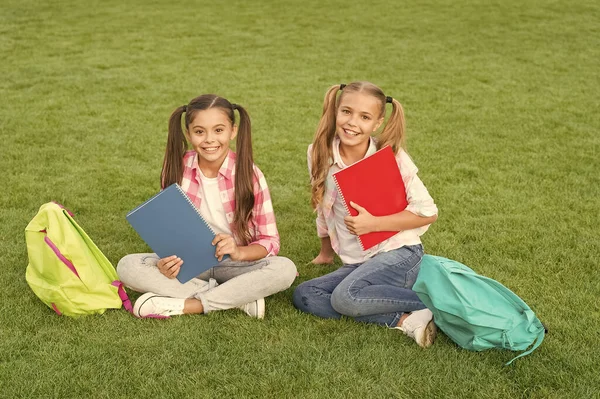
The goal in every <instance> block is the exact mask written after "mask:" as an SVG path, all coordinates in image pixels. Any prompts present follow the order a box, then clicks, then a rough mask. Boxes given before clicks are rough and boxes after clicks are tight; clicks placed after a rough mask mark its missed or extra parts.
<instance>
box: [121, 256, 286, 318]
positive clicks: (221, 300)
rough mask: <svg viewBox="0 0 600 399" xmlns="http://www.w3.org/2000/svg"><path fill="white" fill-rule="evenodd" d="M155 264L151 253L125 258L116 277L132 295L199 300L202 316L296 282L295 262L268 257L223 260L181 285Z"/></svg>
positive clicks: (278, 257) (155, 261)
mask: <svg viewBox="0 0 600 399" xmlns="http://www.w3.org/2000/svg"><path fill="white" fill-rule="evenodd" d="M158 260H159V257H158V255H156V254H153V253H146V254H131V255H127V256H125V257H124V258H123V259H121V260H120V261H119V264H118V265H117V273H118V274H119V278H120V279H121V281H122V282H123V284H125V285H126V286H127V287H129V288H131V289H132V290H134V291H138V292H154V293H155V294H159V295H165V296H170V297H173V298H183V299H185V298H196V299H199V300H200V301H202V306H203V307H204V313H208V312H212V311H215V310H224V309H231V308H236V307H239V306H242V305H244V304H246V303H249V302H252V301H256V300H257V299H260V298H264V297H267V296H269V295H273V294H275V293H277V292H280V291H283V290H286V289H288V288H289V287H290V286H291V285H292V283H293V282H294V279H295V278H296V266H295V265H294V262H292V261H291V260H289V259H288V258H284V257H281V256H269V257H266V258H263V259H259V260H256V261H252V262H236V261H232V260H231V259H226V260H224V261H222V262H220V263H219V264H218V265H217V266H215V267H213V268H212V269H209V270H207V271H205V272H204V273H202V274H200V275H199V276H198V277H196V278H193V279H191V280H190V281H188V282H187V283H185V284H181V283H180V282H179V280H177V279H175V278H173V279H170V278H168V277H166V276H165V275H163V274H162V273H161V272H160V271H159V270H158V267H157V266H156V263H157V262H158ZM211 280H213V281H211ZM215 281H216V283H218V284H219V285H216V284H215ZM215 285H216V286H215Z"/></svg>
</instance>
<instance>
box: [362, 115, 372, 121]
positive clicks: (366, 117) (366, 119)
mask: <svg viewBox="0 0 600 399" xmlns="http://www.w3.org/2000/svg"><path fill="white" fill-rule="evenodd" d="M362 118H363V119H364V120H365V121H368V120H370V119H371V118H369V117H368V116H367V115H363V117H362Z"/></svg>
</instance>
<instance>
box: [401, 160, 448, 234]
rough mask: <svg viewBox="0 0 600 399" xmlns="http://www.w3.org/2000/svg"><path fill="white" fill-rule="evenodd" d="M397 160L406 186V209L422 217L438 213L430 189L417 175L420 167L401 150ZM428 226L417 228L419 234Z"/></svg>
mask: <svg viewBox="0 0 600 399" xmlns="http://www.w3.org/2000/svg"><path fill="white" fill-rule="evenodd" d="M396 161H397V162H398V166H399V167H400V173H401V174H402V180H403V181H404V186H405V188H406V200H407V202H408V206H407V207H406V210H407V211H409V212H412V213H414V214H415V215H417V216H422V217H430V216H434V215H437V214H438V208H437V206H436V205H435V202H434V201H433V198H432V197H431V195H429V191H427V188H426V187H425V185H424V184H423V182H422V181H421V179H420V178H419V176H417V172H418V171H419V169H418V168H417V166H416V165H415V163H414V162H413V161H412V159H410V157H409V156H408V154H407V153H406V152H404V151H401V152H400V153H399V154H398V156H397V157H396ZM428 228H429V225H426V226H423V227H419V228H418V229H416V230H418V234H419V235H422V234H423V233H425V232H426V231H427V229H428Z"/></svg>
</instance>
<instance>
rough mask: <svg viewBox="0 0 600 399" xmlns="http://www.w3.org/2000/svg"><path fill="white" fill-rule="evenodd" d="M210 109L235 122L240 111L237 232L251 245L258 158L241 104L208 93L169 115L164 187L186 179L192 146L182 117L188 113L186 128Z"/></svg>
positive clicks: (163, 173) (235, 227)
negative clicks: (186, 159) (186, 158)
mask: <svg viewBox="0 0 600 399" xmlns="http://www.w3.org/2000/svg"><path fill="white" fill-rule="evenodd" d="M210 108H220V109H221V110H223V112H224V113H225V114H226V115H227V117H228V118H229V121H230V122H231V124H232V125H233V124H234V123H235V113H234V110H236V109H237V110H238V112H239V114H240V121H239V126H238V133H237V139H236V144H235V147H236V154H237V158H236V162H235V186H234V187H235V213H234V218H233V230H234V231H233V235H234V236H235V238H236V239H237V240H238V241H239V242H240V243H241V244H242V245H247V244H248V243H249V242H250V240H251V238H252V237H251V235H250V232H249V230H248V222H249V221H250V219H251V218H252V208H253V207H254V189H253V188H254V159H253V157H252V136H251V127H250V116H249V115H248V113H247V112H246V110H245V109H244V108H243V107H242V106H240V105H233V104H231V103H230V102H229V101H227V100H226V99H225V98H223V97H219V96H216V95H214V94H204V95H201V96H200V97H196V98H194V99H193V100H192V101H190V103H189V104H188V105H182V106H181V107H177V108H176V109H175V111H173V113H172V114H171V117H170V118H169V136H168V138H167V148H166V150H165V157H164V160H163V167H162V171H161V187H162V188H165V187H168V186H170V185H171V184H173V183H178V184H181V180H182V178H183V156H184V155H185V152H186V151H187V149H188V143H187V140H186V138H185V135H184V133H183V129H182V123H181V116H182V115H183V114H184V113H185V119H184V123H185V129H186V130H187V129H188V127H189V125H190V123H191V122H192V121H193V120H194V118H195V117H196V114H197V113H198V112H199V111H203V110H207V109H210Z"/></svg>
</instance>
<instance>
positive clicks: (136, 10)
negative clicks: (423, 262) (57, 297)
mask: <svg viewBox="0 0 600 399" xmlns="http://www.w3.org/2000/svg"><path fill="white" fill-rule="evenodd" d="M367 3H368V4H367ZM599 21H600V5H599V4H598V2H595V1H587V0H582V1H578V2H569V1H566V0H550V1H538V0H533V1H525V2H523V1H515V0H507V1H502V2H500V1H493V2H488V1H483V0H471V1H464V0H459V1H448V0H430V1H422V2H396V1H371V2H365V4H359V3H357V2H347V1H337V0H336V1H330V2H322V1H317V0H305V1H281V2H278V1H270V2H266V1H265V2H246V1H241V0H235V1H229V2H209V1H189V2H161V1H156V0H150V1H139V0H132V1H116V0H106V1H92V2H76V1H52V2H37V1H31V0H19V1H16V0H3V1H2V2H1V4H0V139H1V141H2V144H1V145H0V148H1V149H0V170H1V171H2V174H1V177H0V178H1V182H2V188H3V190H2V193H1V194H0V220H1V221H2V223H1V224H0V256H1V259H2V267H1V269H0V284H1V285H2V287H3V289H2V300H1V301H0V397H6V398H13V397H27V398H33V397H40V398H49V397H56V398H71V397H94V398H116V397H127V398H146V397H166V398H180V397H201V398H203V397H261V398H262V397H267V398H282V397H290V398H291V397H303V398H312V397H323V398H347V397H355V398H361V397H400V398H402V397H406V398H416V397H474V398H491V397H534V398H547V397H549V398H563V397H573V398H579V397H598V396H599V395H600V394H598V392H597V388H596V387H598V386H600V377H599V375H598V369H597V365H598V358H599V357H600V349H599V347H600V345H599V343H598V341H599V338H600V336H599V333H598V331H600V305H599V304H600V301H599V300H598V298H599V296H600V279H599V273H598V271H597V269H598V259H600V240H599V234H598V231H599V229H598V224H599V221H600V220H599V219H600V218H599V215H598V213H599V210H600V138H599V136H598V131H599V130H600V120H599V119H598V114H599V111H600V95H599V93H600V74H599V73H598V72H599V69H598V62H599V60H600V22H599ZM353 80H370V81H372V82H374V83H376V84H378V85H380V86H381V87H382V88H383V89H384V91H385V93H386V94H387V95H390V96H394V97H395V98H397V99H399V100H400V101H401V102H402V103H403V104H404V107H405V111H406V117H407V125H408V151H409V153H410V154H411V156H412V157H413V159H414V160H415V162H416V164H417V165H418V166H419V168H420V174H419V175H420V177H421V179H422V180H423V181H424V182H425V184H426V185H427V187H428V189H429V191H430V193H431V194H432V196H433V197H434V198H435V200H436V203H437V205H438V207H439V209H440V217H439V219H438V221H437V222H436V223H435V224H434V225H433V226H432V227H431V228H430V230H429V231H428V232H427V233H426V235H425V236H424V237H423V240H424V245H425V249H426V252H428V253H431V254H436V255H441V256H445V257H449V258H452V259H456V260H458V261H461V262H463V263H465V264H466V265H468V266H470V267H472V268H474V269H475V270H477V271H478V272H479V273H481V274H484V275H486V276H488V277H491V278H494V279H496V280H498V281H500V282H502V283H503V284H505V285H506V286H508V287H509V288H511V289H512V290H513V291H515V292H516V293H517V294H518V295H519V296H521V297H522V298H523V299H524V300H525V301H526V302H527V303H528V304H529V305H530V306H531V307H532V308H533V310H534V311H535V312H536V314H537V315H538V316H539V317H540V319H541V320H542V321H543V322H544V323H545V324H546V325H547V326H548V328H549V330H550V334H549V335H547V337H546V340H545V341H544V343H543V345H542V346H541V347H540V348H539V349H538V350H537V351H535V352H534V353H533V354H531V355H530V356H528V357H525V358H523V359H519V360H517V361H516V362H515V363H514V364H513V365H511V366H510V367H504V366H503V364H504V363H505V362H506V361H508V360H509V359H511V358H512V357H513V356H514V354H513V353H511V352H507V351H488V352H482V353H475V352H468V351H466V350H461V349H460V348H458V347H457V346H456V345H454V344H453V343H452V342H451V341H450V340H449V339H448V338H447V337H445V336H443V335H442V336H441V337H440V338H439V339H438V340H437V342H436V344H435V345H434V346H433V347H432V348H430V349H429V350H425V351H424V350H420V349H419V348H418V347H417V346H416V345H415V344H414V342H412V341H410V340H409V339H408V338H406V337H405V336H403V335H402V334H401V333H400V332H398V331H396V330H389V329H385V328H381V327H379V326H373V325H364V324H359V323H355V322H353V321H351V320H342V321H330V320H321V319H317V318H315V317H312V316H309V315H306V314H301V313H300V312H299V311H297V310H296V309H295V308H294V307H293V306H292V304H291V294H292V289H290V290H287V291H285V292H282V293H280V294H277V295H274V296H273V297H270V298H268V299H267V318H266V319H265V320H264V321H258V320H254V319H250V318H248V317H247V316H245V315H244V314H242V313H241V312H239V311H237V310H235V311H227V312H220V313H219V312H217V313H213V314H210V315H208V316H195V317H192V316H189V317H188V316H185V317H174V318H172V319H169V320H138V319H135V318H133V317H131V316H130V315H129V314H127V313H126V312H125V311H109V312H107V313H106V314H104V315H103V316H92V317H85V318H79V319H72V318H67V317H58V316H56V315H55V314H54V313H53V312H52V311H51V310H50V309H48V308H47V307H46V306H45V305H43V304H42V303H41V302H40V301H39V300H38V299H37V298H36V297H35V295H34V294H33V293H32V291H31V290H30V289H29V287H28V286H27V283H26V281H25V268H26V266H27V252H26V248H25V241H24V229H25V226H26V225H27V223H28V222H29V220H31V218H32V217H33V216H34V215H35V213H36V212H37V210H38V208H39V206H40V205H41V204H43V203H45V202H48V201H52V200H55V201H59V202H61V203H63V204H64V205H65V206H66V207H67V208H69V209H71V210H72V211H73V212H74V213H75V215H76V220H78V222H79V223H80V224H81V225H82V227H83V228H84V229H85V230H86V231H87V233H88V234H89V235H90V236H91V237H92V238H93V239H94V241H95V242H96V244H97V245H98V246H99V247H100V248H101V249H102V250H103V252H104V253H105V254H106V256H107V257H108V258H109V259H110V260H111V261H112V262H113V264H116V263H117V262H118V260H119V259H120V258H121V257H122V256H124V255H126V254H128V253H133V252H144V251H146V250H147V247H146V245H145V244H144V243H143V242H142V241H141V240H140V238H139V237H138V236H137V234H136V233H135V232H134V231H133V230H132V229H131V227H130V226H129V224H128V223H127V222H126V220H125V217H124V216H125V214H126V212H127V211H128V210H130V209H132V208H133V207H134V206H136V205H137V204H139V203H140V202H142V201H143V200H145V199H147V198H148V197H150V196H151V195H152V194H153V193H155V192H156V191H157V190H158V188H159V185H158V183H159V179H158V178H159V171H160V167H161V161H162V156H163V151H164V146H165V143H166V130H167V120H168V117H169V115H170V113H171V112H172V110H173V109H174V108H175V107H176V106H179V105H182V104H184V103H187V102H188V101H189V100H190V99H191V98H193V97H195V96H197V95H199V94H202V93H212V92H214V93H218V94H220V95H223V96H225V97H226V98H228V99H229V100H231V101H232V102H235V103H239V104H242V105H244V106H245V107H247V109H248V111H249V113H250V115H251V116H252V121H253V140H254V150H255V160H256V163H257V164H258V165H259V167H260V168H261V169H262V171H263V172H264V173H265V175H266V177H267V180H268V182H269V186H270V189H271V194H272V197H273V201H274V207H275V211H276V214H277V218H278V226H279V230H280V234H281V240H282V250H281V252H280V254H281V255H283V256H287V257H289V258H291V259H292V260H293V261H294V262H295V263H296V264H297V266H298V269H299V272H300V277H299V278H298V279H297V281H296V283H295V284H294V286H295V285H296V284H298V283H299V282H302V281H305V280H307V279H310V278H313V277H316V276H319V275H322V274H324V273H326V272H329V271H332V270H334V269H335V268H336V267H338V266H339V265H340V263H339V261H338V263H336V265H335V266H331V267H327V266H313V265H310V263H309V262H310V260H311V259H312V258H313V257H314V256H315V255H316V254H317V252H318V248H319V241H318V238H317V236H316V231H315V225H314V215H313V213H312V210H311V208H310V205H309V190H308V173H307V171H306V147H307V145H308V144H309V143H310V142H311V139H312V136H313V133H314V129H315V127H316V125H317V122H318V119H319V117H320V113H321V108H322V99H323V95H324V93H325V91H326V89H327V88H328V87H329V86H330V85H332V84H336V83H342V82H345V83H347V82H349V81H353ZM132 296H133V297H136V296H137V294H133V295H132Z"/></svg>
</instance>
